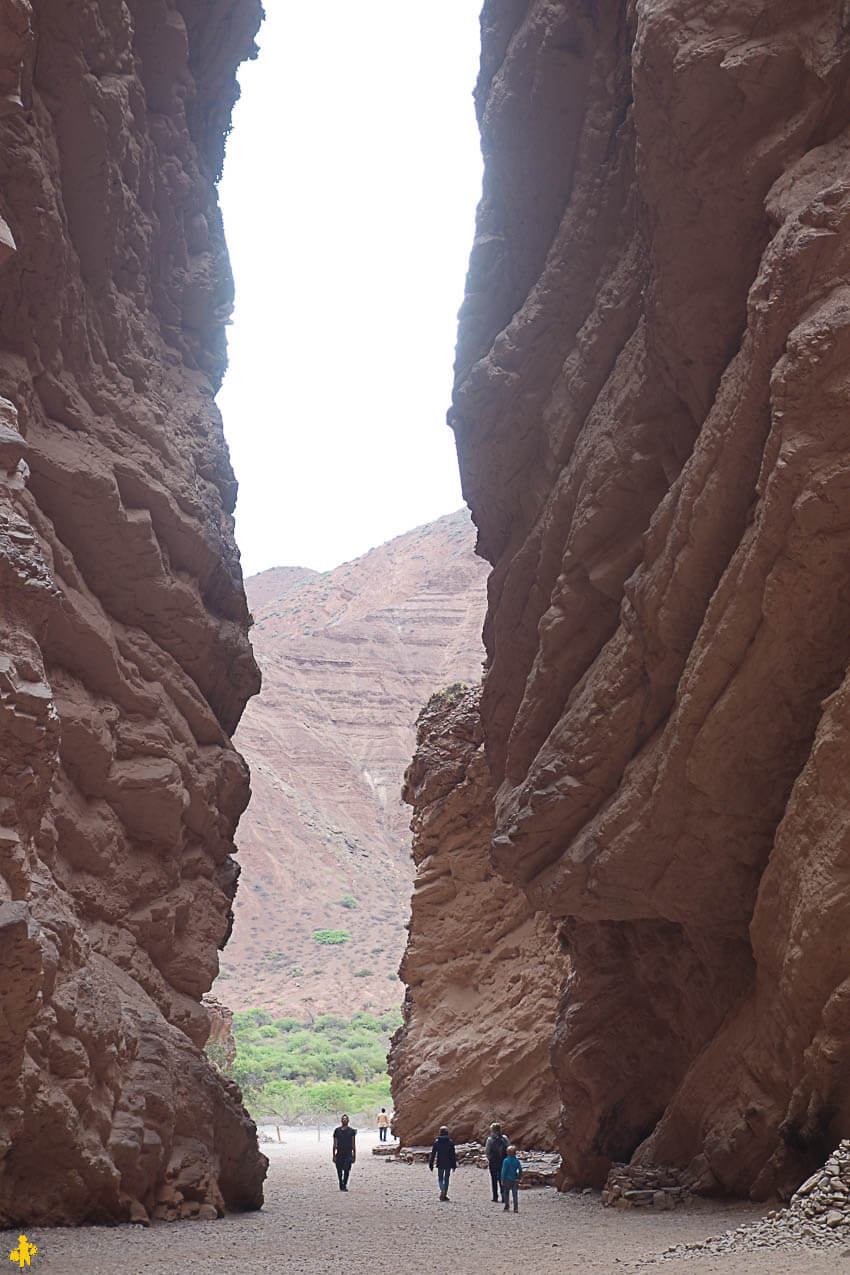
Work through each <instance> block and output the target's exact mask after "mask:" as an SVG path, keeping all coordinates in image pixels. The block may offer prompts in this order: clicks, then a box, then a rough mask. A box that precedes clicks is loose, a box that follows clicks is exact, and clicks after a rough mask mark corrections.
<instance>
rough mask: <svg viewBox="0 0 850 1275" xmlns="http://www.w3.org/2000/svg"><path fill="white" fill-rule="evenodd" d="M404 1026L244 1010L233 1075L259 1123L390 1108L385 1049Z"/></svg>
mask: <svg viewBox="0 0 850 1275" xmlns="http://www.w3.org/2000/svg"><path fill="white" fill-rule="evenodd" d="M400 1022H401V1017H400V1015H399V1014H398V1013H397V1012H390V1013H385V1014H382V1015H380V1016H376V1015H374V1014H365V1013H359V1014H355V1015H354V1016H353V1018H348V1019H346V1018H342V1017H340V1016H339V1015H337V1014H323V1015H322V1016H321V1017H320V1018H317V1019H316V1020H315V1021H314V1022H313V1023H309V1024H308V1023H301V1022H299V1021H298V1019H297V1018H277V1019H273V1018H272V1016H271V1014H269V1013H267V1012H266V1011H265V1010H262V1009H249V1010H244V1011H243V1012H241V1013H237V1014H234V1016H233V1036H234V1039H235V1040H236V1062H235V1063H234V1064H233V1070H232V1073H231V1074H232V1076H233V1079H234V1080H235V1081H236V1082H237V1084H238V1085H240V1086H241V1088H242V1092H243V1094H244V1096H245V1105H246V1106H247V1108H248V1110H249V1111H250V1112H251V1113H252V1115H254V1116H255V1117H258V1116H277V1117H278V1118H279V1119H280V1120H282V1121H285V1122H287V1123H296V1122H298V1121H301V1120H313V1119H315V1118H316V1117H317V1116H325V1115H335V1114H336V1115H338V1114H339V1112H340V1111H349V1112H350V1113H351V1114H352V1115H353V1114H354V1113H355V1112H370V1113H371V1112H372V1111H373V1110H375V1109H377V1108H379V1107H388V1106H389V1105H390V1084H389V1077H388V1076H387V1071H386V1067H387V1049H388V1048H389V1037H390V1036H391V1034H392V1033H393V1032H394V1031H395V1029H396V1027H398V1025H399V1023H400Z"/></svg>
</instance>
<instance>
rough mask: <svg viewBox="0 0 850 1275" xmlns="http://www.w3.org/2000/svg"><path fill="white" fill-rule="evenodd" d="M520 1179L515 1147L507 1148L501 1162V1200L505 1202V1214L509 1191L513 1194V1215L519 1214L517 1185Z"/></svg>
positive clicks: (519, 1167) (520, 1168)
mask: <svg viewBox="0 0 850 1275" xmlns="http://www.w3.org/2000/svg"><path fill="white" fill-rule="evenodd" d="M521 1177H522V1165H521V1164H520V1162H519V1160H518V1159H517V1158H516V1147H508V1154H507V1155H506V1156H505V1158H504V1160H503V1161H502V1199H503V1200H504V1201H505V1212H506V1213H507V1211H508V1207H509V1204H510V1195H511V1191H513V1193H514V1213H518V1212H519V1206H518V1204H517V1183H518V1182H519V1180H520V1178H521Z"/></svg>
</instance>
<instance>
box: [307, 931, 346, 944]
mask: <svg viewBox="0 0 850 1275" xmlns="http://www.w3.org/2000/svg"><path fill="white" fill-rule="evenodd" d="M313 938H314V939H315V940H316V942H317V943H321V944H322V945H323V946H325V947H335V946H336V945H337V944H338V943H350V942H351V935H350V934H349V933H348V930H314V931H313Z"/></svg>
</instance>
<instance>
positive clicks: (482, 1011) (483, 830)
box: [389, 688, 566, 1148]
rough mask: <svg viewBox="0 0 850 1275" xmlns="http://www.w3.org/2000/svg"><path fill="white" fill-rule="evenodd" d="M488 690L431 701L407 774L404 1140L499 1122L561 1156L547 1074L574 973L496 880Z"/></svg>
mask: <svg viewBox="0 0 850 1275" xmlns="http://www.w3.org/2000/svg"><path fill="white" fill-rule="evenodd" d="M480 698H481V692H480V689H478V688H475V689H474V690H470V691H467V692H466V693H465V694H461V695H457V694H452V692H451V691H449V692H448V693H445V692H444V693H443V694H438V695H435V696H433V697H432V698H431V699H430V700H429V702H428V704H427V705H426V707H425V708H424V709H423V711H422V713H421V714H420V717H419V721H418V723H417V741H416V742H417V749H416V755H415V757H414V759H413V762H412V763H411V765H410V767H409V768H408V771H407V774H406V776H405V786H404V798H405V800H406V801H407V802H409V803H410V805H411V806H413V820H412V823H411V829H412V831H413V859H414V863H415V864H416V880H415V885H414V891H413V900H412V905H411V915H410V938H409V942H408V945H407V949H406V951H405V954H404V958H403V960H402V963H401V969H400V971H399V972H400V974H401V977H402V979H403V980H404V982H405V983H406V984H407V993H406V997H405V1004H404V1024H403V1025H402V1027H400V1028H399V1030H398V1032H397V1033H396V1035H395V1037H394V1039H393V1044H392V1048H391V1050H390V1057H389V1066H390V1075H391V1078H392V1091H393V1101H394V1103H395V1108H396V1114H395V1120H394V1123H393V1131H394V1133H395V1134H396V1136H397V1137H399V1138H400V1139H401V1141H402V1142H403V1143H405V1144H406V1145H408V1146H415V1145H418V1144H422V1143H425V1144H427V1143H430V1142H432V1141H433V1140H434V1138H435V1137H436V1136H437V1131H438V1128H439V1126H440V1125H441V1124H446V1125H448V1127H449V1129H450V1131H451V1134H452V1137H453V1138H455V1140H460V1141H467V1140H470V1139H476V1140H479V1141H482V1142H483V1141H484V1140H485V1138H486V1137H487V1134H488V1133H489V1130H490V1125H491V1123H492V1122H494V1121H497V1122H499V1123H500V1124H501V1125H502V1129H503V1132H504V1133H506V1134H507V1136H508V1137H509V1138H511V1139H516V1140H517V1141H518V1142H519V1144H520V1145H521V1146H524V1147H536V1148H550V1147H553V1146H554V1145H555V1139H556V1136H557V1125H558V1116H559V1109H560V1103H559V1099H558V1090H557V1086H556V1084H555V1077H554V1075H553V1073H552V1070H551V1067H550V1064H549V1046H550V1043H551V1040H552V1034H553V1031H554V1029H555V1014H556V1009H557V1005H558V993H559V991H560V988H561V984H562V983H563V981H564V977H565V974H566V967H565V961H564V957H563V955H562V952H561V949H560V945H559V942H558V936H557V927H556V925H555V923H554V922H553V921H552V919H551V918H550V917H549V916H548V915H547V914H546V913H536V912H535V911H534V909H533V908H532V907H531V906H530V904H529V902H528V900H527V899H526V898H525V896H524V895H523V894H522V893H521V892H520V891H518V890H515V889H512V888H511V886H510V885H508V884H507V883H506V882H504V881H501V880H500V879H499V878H498V877H496V876H495V874H494V873H493V871H492V869H491V867H490V863H489V850H490V839H491V836H492V832H493V790H492V787H491V785H490V773H489V769H488V766H487V759H486V757H485V756H484V744H483V732H482V728H481V718H480V714H479V702H480Z"/></svg>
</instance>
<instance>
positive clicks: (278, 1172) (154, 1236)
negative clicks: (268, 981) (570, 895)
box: [0, 1130, 850, 1275]
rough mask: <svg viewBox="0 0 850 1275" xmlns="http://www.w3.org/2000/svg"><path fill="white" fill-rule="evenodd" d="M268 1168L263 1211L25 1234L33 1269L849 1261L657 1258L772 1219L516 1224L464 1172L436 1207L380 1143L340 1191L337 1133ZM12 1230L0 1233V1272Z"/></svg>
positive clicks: (783, 1267) (700, 1266) (719, 1273)
mask: <svg viewBox="0 0 850 1275" xmlns="http://www.w3.org/2000/svg"><path fill="white" fill-rule="evenodd" d="M284 1137H285V1138H286V1141H285V1143H284V1144H283V1145H280V1146H278V1145H276V1144H272V1145H271V1146H266V1147H264V1150H265V1151H266V1153H267V1154H268V1155H269V1157H270V1159H271V1165H270V1169H269V1177H268V1180H267V1183H266V1206H265V1208H264V1209H263V1210H262V1211H261V1212H259V1213H243V1214H237V1215H234V1216H231V1217H227V1218H223V1219H221V1220H219V1221H217V1222H176V1223H171V1224H166V1223H163V1224H159V1225H154V1226H152V1227H150V1228H147V1229H146V1228H142V1227H132V1226H121V1227H115V1228H111V1229H107V1228H103V1227H81V1228H79V1229H74V1230H70V1229H55V1230H45V1229H42V1228H38V1227H36V1228H34V1229H33V1230H31V1231H30V1230H28V1231H27V1235H28V1236H29V1238H30V1240H31V1241H33V1242H34V1243H36V1244H37V1245H38V1250H39V1251H38V1254H37V1256H36V1257H35V1258H34V1259H33V1265H32V1271H33V1273H34V1275H37V1273H38V1272H40V1271H44V1272H53V1273H58V1275H153V1273H154V1272H156V1275H202V1273H203V1275H208V1273H209V1275H211V1273H212V1272H226V1271H233V1272H237V1271H238V1272H242V1273H243V1275H249V1273H253V1272H257V1273H259V1275H283V1272H286V1275H325V1273H327V1275H343V1273H345V1275H354V1273H356V1272H359V1271H367V1272H368V1273H369V1275H412V1273H415V1272H420V1271H422V1272H425V1271H429V1272H430V1271H437V1272H439V1271H446V1270H448V1271H451V1272H452V1273H453V1275H481V1273H482V1272H485V1271H489V1270H492V1269H493V1268H494V1265H498V1267H499V1268H500V1269H503V1270H506V1271H509V1272H516V1273H517V1275H523V1273H525V1272H530V1273H531V1275H555V1272H557V1275H573V1273H575V1275H585V1273H586V1272H609V1273H612V1275H613V1273H615V1272H616V1273H619V1275H640V1273H641V1272H648V1273H649V1275H708V1273H709V1272H711V1273H712V1275H833V1273H834V1272H835V1273H837V1272H839V1271H847V1270H848V1269H850V1261H848V1258H847V1257H844V1256H843V1255H841V1254H839V1253H837V1252H836V1251H835V1250H832V1251H831V1252H824V1253H817V1254H813V1253H810V1252H806V1251H805V1250H803V1249H800V1248H798V1247H793V1248H787V1249H783V1250H781V1251H777V1250H770V1251H755V1252H747V1253H737V1254H734V1255H729V1254H727V1255H716V1254H710V1253H695V1254H694V1255H693V1256H687V1257H674V1258H673V1259H672V1260H660V1256H659V1255H660V1254H661V1253H662V1252H663V1250H664V1249H666V1248H668V1247H670V1246H672V1245H676V1244H689V1243H695V1242H698V1241H699V1240H702V1239H704V1238H705V1237H706V1236H709V1235H716V1234H718V1233H722V1232H723V1231H726V1230H727V1229H729V1228H735V1227H737V1226H740V1225H741V1224H742V1223H743V1222H749V1221H754V1220H756V1219H757V1218H758V1217H760V1216H761V1214H762V1212H763V1210H762V1209H760V1208H758V1207H756V1206H753V1205H742V1204H738V1205H722V1204H717V1203H714V1202H704V1201H700V1202H698V1203H697V1204H695V1205H693V1206H690V1207H689V1208H687V1209H678V1210H676V1211H674V1212H670V1213H641V1212H630V1213H619V1212H616V1211H614V1210H612V1209H603V1208H602V1207H601V1206H600V1204H599V1198H598V1196H597V1195H592V1196H590V1195H589V1196H576V1195H559V1194H558V1193H557V1192H556V1191H554V1190H552V1189H551V1188H542V1189H539V1190H528V1191H522V1192H520V1199H519V1206H520V1211H519V1213H517V1214H514V1213H513V1212H511V1213H504V1212H503V1210H502V1208H501V1207H500V1206H499V1205H496V1204H492V1203H491V1202H490V1200H489V1181H488V1178H487V1174H486V1173H484V1172H482V1170H480V1169H474V1168H463V1169H460V1170H458V1172H457V1173H456V1174H454V1175H453V1176H452V1185H451V1190H450V1195H451V1200H450V1202H449V1203H448V1204H441V1203H440V1201H439V1200H438V1198H437V1182H436V1176H437V1175H436V1173H434V1174H431V1173H429V1172H428V1169H427V1167H425V1166H423V1165H401V1164H387V1163H385V1162H384V1161H382V1160H380V1159H379V1158H378V1157H376V1156H373V1155H371V1154H370V1149H371V1147H372V1146H373V1145H374V1143H375V1141H376V1139H377V1135H376V1134H373V1133H365V1134H364V1133H361V1134H360V1136H359V1138H358V1141H359V1142H360V1143H361V1147H360V1152H361V1154H360V1159H359V1160H358V1162H357V1164H356V1165H355V1166H354V1169H353V1170H352V1174H351V1182H350V1184H349V1189H348V1191H347V1192H346V1193H345V1194H343V1192H341V1191H340V1190H339V1189H338V1187H337V1183H336V1175H335V1173H334V1169H333V1166H332V1165H331V1162H330V1158H331V1157H330V1131H329V1130H324V1131H323V1133H322V1138H321V1141H319V1140H318V1139H317V1135H316V1131H315V1130H312V1131H297V1130H285V1131H284ZM16 1241H17V1232H14V1233H13V1232H9V1231H4V1232H3V1233H2V1246H0V1248H2V1251H0V1269H3V1268H5V1269H6V1270H9V1271H11V1270H16V1269H18V1268H17V1265H15V1266H12V1265H11V1264H9V1265H7V1262H8V1261H9V1253H10V1251H11V1249H12V1247H13V1246H14V1244H15V1243H16Z"/></svg>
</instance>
